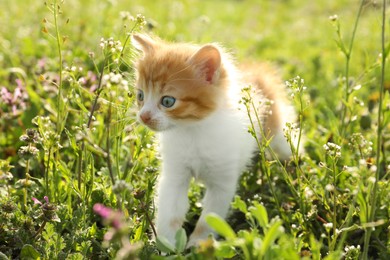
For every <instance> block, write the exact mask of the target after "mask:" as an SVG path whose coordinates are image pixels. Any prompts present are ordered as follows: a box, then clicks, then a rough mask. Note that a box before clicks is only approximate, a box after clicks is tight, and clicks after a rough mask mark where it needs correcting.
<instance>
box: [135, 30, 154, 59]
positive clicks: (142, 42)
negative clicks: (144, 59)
mask: <svg viewBox="0 0 390 260" xmlns="http://www.w3.org/2000/svg"><path fill="white" fill-rule="evenodd" d="M131 42H132V43H133V45H134V47H135V48H136V49H137V50H140V51H143V52H144V54H148V53H151V52H153V50H154V48H155V46H156V43H155V41H154V40H153V39H152V38H150V37H149V36H147V35H145V34H138V33H137V34H133V36H132V41H131Z"/></svg>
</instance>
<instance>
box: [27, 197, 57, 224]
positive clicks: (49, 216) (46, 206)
mask: <svg viewBox="0 0 390 260" xmlns="http://www.w3.org/2000/svg"><path fill="white" fill-rule="evenodd" d="M31 199H32V200H33V201H34V205H36V204H38V205H40V207H41V210H42V215H41V217H42V218H43V219H44V221H48V222H49V221H55V222H61V220H60V218H59V217H58V215H57V213H56V211H57V206H56V205H54V204H53V203H50V202H49V197H47V196H44V197H43V199H44V200H45V202H44V203H42V202H41V201H39V200H38V199H37V198H34V197H32V198H31Z"/></svg>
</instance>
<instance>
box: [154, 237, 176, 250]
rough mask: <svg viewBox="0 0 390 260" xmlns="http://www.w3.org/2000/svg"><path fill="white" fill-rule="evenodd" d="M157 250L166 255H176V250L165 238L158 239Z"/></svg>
mask: <svg viewBox="0 0 390 260" xmlns="http://www.w3.org/2000/svg"><path fill="white" fill-rule="evenodd" d="M156 246H157V248H158V249H159V250H160V251H162V252H164V253H174V252H175V248H174V247H173V245H172V244H171V243H170V242H169V241H168V239H166V238H165V237H161V236H160V237H157V239H156Z"/></svg>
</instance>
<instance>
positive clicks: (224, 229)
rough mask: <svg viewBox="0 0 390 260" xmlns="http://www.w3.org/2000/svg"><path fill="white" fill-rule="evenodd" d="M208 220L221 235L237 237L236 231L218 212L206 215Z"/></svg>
mask: <svg viewBox="0 0 390 260" xmlns="http://www.w3.org/2000/svg"><path fill="white" fill-rule="evenodd" d="M206 222H207V224H209V225H210V227H212V228H213V229H214V230H215V231H216V232H217V233H218V234H219V235H221V236H223V237H224V238H226V239H234V238H236V233H234V231H233V229H232V228H231V227H230V226H229V224H228V223H227V222H226V221H225V220H224V219H223V218H221V217H220V216H218V215H217V214H213V213H211V214H209V215H208V216H206Z"/></svg>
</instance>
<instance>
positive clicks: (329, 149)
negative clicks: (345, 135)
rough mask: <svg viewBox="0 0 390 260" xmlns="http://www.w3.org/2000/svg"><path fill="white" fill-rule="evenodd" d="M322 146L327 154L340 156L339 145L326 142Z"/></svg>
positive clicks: (335, 156)
mask: <svg viewBox="0 0 390 260" xmlns="http://www.w3.org/2000/svg"><path fill="white" fill-rule="evenodd" d="M323 148H324V150H325V151H326V154H327V155H328V156H330V157H333V158H335V159H336V158H340V157H341V147H340V146H339V145H337V144H334V143H331V142H328V143H326V144H324V145H323Z"/></svg>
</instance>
